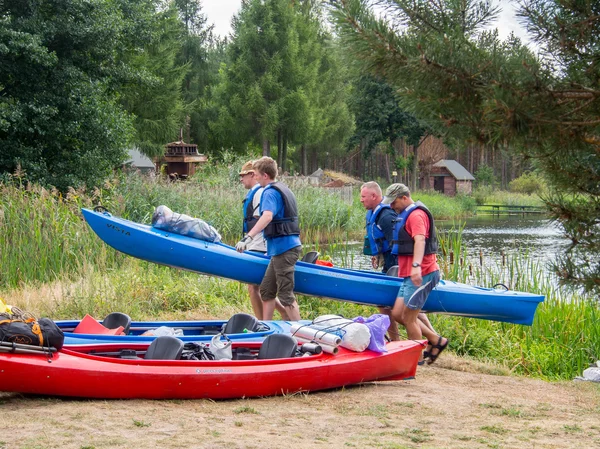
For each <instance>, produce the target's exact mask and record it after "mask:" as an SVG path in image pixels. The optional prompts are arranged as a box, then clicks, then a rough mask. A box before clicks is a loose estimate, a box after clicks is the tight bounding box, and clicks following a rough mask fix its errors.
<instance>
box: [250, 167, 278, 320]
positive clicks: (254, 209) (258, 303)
mask: <svg viewBox="0 0 600 449" xmlns="http://www.w3.org/2000/svg"><path fill="white" fill-rule="evenodd" d="M253 163H254V161H248V162H246V163H245V164H244V165H243V166H242V169H241V171H240V173H239V176H240V182H241V183H242V185H243V186H244V188H245V189H248V193H247V194H246V197H245V198H244V201H243V202H242V213H243V217H244V224H243V231H244V235H245V234H247V233H248V232H249V231H250V230H251V229H252V228H254V225H255V224H256V222H257V221H258V218H259V217H260V214H259V206H260V199H261V197H262V193H263V190H264V189H263V188H262V187H261V186H260V184H259V183H258V182H257V181H256V179H255V178H254V168H252V164H253ZM246 251H252V252H256V253H259V254H266V253H267V242H266V240H265V238H264V236H263V233H262V232H260V233H258V234H257V235H256V236H255V238H254V239H252V241H251V242H250V243H249V244H248V246H247V248H246ZM248 294H249V295H250V304H251V305H252V310H253V312H254V315H255V316H256V318H258V319H259V320H262V319H263V306H262V300H261V299H260V290H259V287H258V285H255V284H248ZM275 301H276V304H275V307H276V308H277V311H278V312H279V313H280V314H281V317H282V318H283V319H284V320H287V319H288V318H287V314H286V311H285V308H284V307H283V306H282V305H281V303H280V302H279V300H278V299H276V300H275Z"/></svg>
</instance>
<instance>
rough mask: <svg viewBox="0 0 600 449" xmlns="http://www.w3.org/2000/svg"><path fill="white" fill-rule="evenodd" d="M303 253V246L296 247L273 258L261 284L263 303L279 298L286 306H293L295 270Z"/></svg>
mask: <svg viewBox="0 0 600 449" xmlns="http://www.w3.org/2000/svg"><path fill="white" fill-rule="evenodd" d="M301 252H302V246H296V247H295V248H292V249H289V250H287V251H286V252H285V253H281V254H278V255H277V256H272V257H271V261H270V262H269V266H268V267H267V271H266V272H265V276H264V277H263V280H262V282H261V283H260V297H261V298H262V300H263V301H271V300H273V299H275V298H279V301H280V302H281V304H283V305H284V306H291V305H292V304H293V303H294V301H296V297H295V296H294V268H295V266H296V262H298V259H299V258H300V253H301Z"/></svg>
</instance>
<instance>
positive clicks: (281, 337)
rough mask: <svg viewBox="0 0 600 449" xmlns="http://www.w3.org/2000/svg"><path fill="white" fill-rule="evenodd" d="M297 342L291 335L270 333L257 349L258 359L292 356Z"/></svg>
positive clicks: (296, 347) (294, 353)
mask: <svg viewBox="0 0 600 449" xmlns="http://www.w3.org/2000/svg"><path fill="white" fill-rule="evenodd" d="M297 349H298V343H297V342H296V340H295V339H294V337H292V336H291V335H287V334H271V335H269V336H268V337H267V338H265V341H264V342H263V344H262V345H261V347H260V350H259V351H258V358H259V359H283V358H286V357H294V356H295V355H296V350H297Z"/></svg>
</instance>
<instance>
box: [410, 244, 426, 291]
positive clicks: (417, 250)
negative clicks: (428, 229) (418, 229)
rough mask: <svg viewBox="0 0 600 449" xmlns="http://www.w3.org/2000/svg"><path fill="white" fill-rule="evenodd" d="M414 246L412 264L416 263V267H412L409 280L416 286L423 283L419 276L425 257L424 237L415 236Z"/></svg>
mask: <svg viewBox="0 0 600 449" xmlns="http://www.w3.org/2000/svg"><path fill="white" fill-rule="evenodd" d="M413 240H414V241H415V246H414V250H413V263H415V262H416V263H418V264H419V266H418V267H412V268H411V269H410V279H411V281H412V282H413V284H415V285H416V286H419V285H421V284H422V283H423V275H422V274H421V263H423V257H424V256H425V236H424V235H423V234H417V235H415V236H413Z"/></svg>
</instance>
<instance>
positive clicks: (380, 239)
mask: <svg viewBox="0 0 600 449" xmlns="http://www.w3.org/2000/svg"><path fill="white" fill-rule="evenodd" d="M384 209H391V207H390V205H389V204H383V203H381V204H379V205H378V206H377V207H376V208H375V209H373V210H368V211H367V217H366V220H367V224H366V228H367V238H368V240H369V245H370V247H371V255H373V256H375V255H377V254H383V253H386V252H388V251H389V250H390V242H388V241H387V239H386V238H385V233H384V232H383V230H382V229H381V226H379V225H378V224H377V219H378V218H379V214H380V213H381V211H383V210H384Z"/></svg>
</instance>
